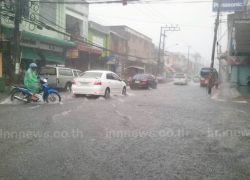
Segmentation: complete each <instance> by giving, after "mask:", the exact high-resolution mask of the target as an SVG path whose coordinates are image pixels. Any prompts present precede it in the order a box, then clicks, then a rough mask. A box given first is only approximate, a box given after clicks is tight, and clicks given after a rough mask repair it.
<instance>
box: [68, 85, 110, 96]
mask: <svg viewBox="0 0 250 180" xmlns="http://www.w3.org/2000/svg"><path fill="white" fill-rule="evenodd" d="M72 92H73V94H82V95H98V96H100V95H104V93H105V92H104V88H102V87H100V86H76V85H72Z"/></svg>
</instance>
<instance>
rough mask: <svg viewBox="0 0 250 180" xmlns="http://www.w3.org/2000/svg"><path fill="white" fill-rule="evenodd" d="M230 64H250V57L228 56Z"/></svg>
mask: <svg viewBox="0 0 250 180" xmlns="http://www.w3.org/2000/svg"><path fill="white" fill-rule="evenodd" d="M228 64H230V65H246V64H250V57H244V56H243V57H242V56H230V57H229V58H228Z"/></svg>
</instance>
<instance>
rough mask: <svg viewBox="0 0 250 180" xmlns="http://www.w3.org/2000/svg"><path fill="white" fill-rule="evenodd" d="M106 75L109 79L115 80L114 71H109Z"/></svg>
mask: <svg viewBox="0 0 250 180" xmlns="http://www.w3.org/2000/svg"><path fill="white" fill-rule="evenodd" d="M106 77H107V79H110V80H114V76H113V74H112V73H108V74H107V75H106Z"/></svg>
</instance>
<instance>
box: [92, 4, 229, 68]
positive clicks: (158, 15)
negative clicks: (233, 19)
mask: <svg viewBox="0 0 250 180" xmlns="http://www.w3.org/2000/svg"><path fill="white" fill-rule="evenodd" d="M178 1H179V2H180V0H175V2H178ZM186 1H189V2H190V1H191V0H186ZM181 2H184V1H183V0H181ZM215 15H216V14H215V13H213V12H212V2H206V3H166V2H165V3H153V4H128V5H127V6H122V5H121V4H107V5H90V13H89V19H90V20H93V21H96V22H98V23H100V24H103V25H127V26H129V27H131V28H133V29H135V30H137V31H139V32H141V33H143V34H145V35H147V36H149V37H150V38H152V40H153V42H154V44H156V45H157V46H158V42H159V35H160V27H161V26H165V25H166V24H167V25H171V24H173V25H174V24H178V25H179V26H180V28H181V31H179V32H169V33H168V34H167V36H168V37H167V39H166V48H167V50H168V51H174V52H183V53H184V54H187V52H188V48H187V46H191V49H190V53H192V54H193V53H196V52H199V53H200V54H201V56H202V57H203V59H204V61H205V62H206V64H209V62H210V58H211V51H212V50H211V48H212V40H213V31H214V21H215ZM222 19H225V17H222ZM225 25H226V23H224V26H223V27H224V28H223V27H222V29H220V31H221V32H220V35H222V34H223V33H224V31H225V30H226V29H225ZM223 37H224V38H223V39H222V40H224V41H222V42H221V43H222V45H224V46H223V48H225V47H226V43H225V40H226V36H225V35H224V36H223ZM176 44H178V45H176Z"/></svg>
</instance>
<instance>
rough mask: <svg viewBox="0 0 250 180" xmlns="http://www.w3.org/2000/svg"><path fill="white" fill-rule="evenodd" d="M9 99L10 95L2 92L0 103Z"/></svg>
mask: <svg viewBox="0 0 250 180" xmlns="http://www.w3.org/2000/svg"><path fill="white" fill-rule="evenodd" d="M7 97H8V93H5V92H0V103H1V102H2V101H3V100H5V99H6V98H7Z"/></svg>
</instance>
